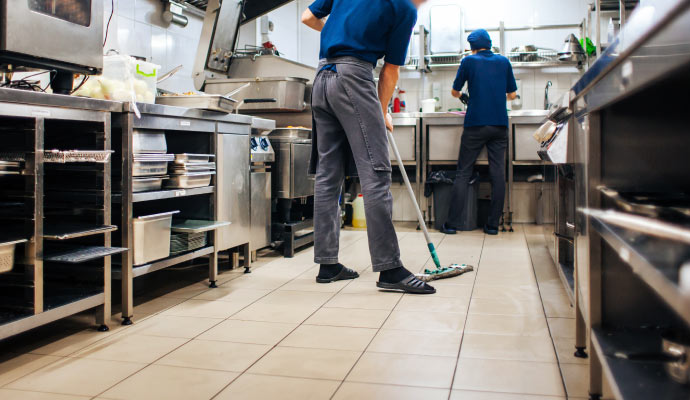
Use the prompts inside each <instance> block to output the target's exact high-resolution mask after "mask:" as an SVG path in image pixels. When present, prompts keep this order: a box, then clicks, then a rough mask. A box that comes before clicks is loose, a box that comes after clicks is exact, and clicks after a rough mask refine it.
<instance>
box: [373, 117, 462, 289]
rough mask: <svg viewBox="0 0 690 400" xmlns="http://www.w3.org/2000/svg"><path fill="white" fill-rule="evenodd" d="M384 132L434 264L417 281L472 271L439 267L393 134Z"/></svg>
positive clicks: (458, 265)
mask: <svg viewBox="0 0 690 400" xmlns="http://www.w3.org/2000/svg"><path fill="white" fill-rule="evenodd" d="M386 132H387V133H388V142H389V143H390V145H391V148H392V149H393V153H394V154H395V159H396V160H397V161H398V167H400V174H401V175H402V177H403V181H405V186H406V187H407V193H408V194H409V195H410V200H412V204H414V207H415V211H416V212H417V220H418V221H419V226H420V227H421V229H422V231H423V232H424V238H425V239H426V244H427V246H428V247H429V252H430V253H431V258H432V259H433V260H434V264H435V265H436V269H426V270H424V273H423V274H416V276H417V279H419V280H421V281H424V282H429V281H433V280H437V279H446V278H452V277H454V276H458V275H462V274H464V273H465V272H469V271H472V270H474V267H472V266H471V265H467V264H451V265H450V266H448V267H442V266H441V261H440V260H439V258H438V254H437V253H436V248H435V247H434V243H433V242H432V241H431V236H429V230H428V229H427V228H426V223H425V222H424V216H423V215H422V210H420V209H419V204H418V203H417V198H416V196H415V195H414V190H412V185H411V184H410V178H408V177H407V172H406V171H405V167H404V166H403V162H402V157H400V151H399V150H398V145H397V143H395V138H394V137H393V133H392V132H391V131H389V130H387V129H386Z"/></svg>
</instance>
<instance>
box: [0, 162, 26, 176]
mask: <svg viewBox="0 0 690 400" xmlns="http://www.w3.org/2000/svg"><path fill="white" fill-rule="evenodd" d="M22 164H23V163H22V162H21V161H0V175H20V174H21V173H22Z"/></svg>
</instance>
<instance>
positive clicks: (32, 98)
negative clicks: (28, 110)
mask: <svg viewBox="0 0 690 400" xmlns="http://www.w3.org/2000/svg"><path fill="white" fill-rule="evenodd" d="M0 102H7V103H21V104H31V105H37V106H50V107H63V108H69V109H81V110H94V111H111V112H118V111H122V103H121V102H119V101H109V100H97V99H89V98H86V97H78V96H67V95H62V94H52V93H42V92H31V91H28V90H19V89H7V88H0Z"/></svg>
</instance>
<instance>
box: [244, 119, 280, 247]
mask: <svg viewBox="0 0 690 400" xmlns="http://www.w3.org/2000/svg"><path fill="white" fill-rule="evenodd" d="M256 123H257V124H253V126H252V137H251V139H250V142H249V147H250V162H251V167H250V170H251V183H250V187H251V201H250V203H251V235H250V240H249V248H250V250H251V251H256V250H258V249H262V248H264V247H267V246H268V245H270V244H271V178H272V175H271V167H270V165H269V164H270V163H272V162H274V161H275V152H274V150H273V146H272V145H271V141H270V140H269V139H268V138H267V137H266V134H267V133H268V132H269V131H267V130H265V129H261V128H259V127H258V124H259V123H260V121H259V120H257V121H256ZM274 126H275V123H274Z"/></svg>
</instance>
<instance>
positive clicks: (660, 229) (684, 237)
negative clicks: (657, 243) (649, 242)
mask: <svg viewBox="0 0 690 400" xmlns="http://www.w3.org/2000/svg"><path fill="white" fill-rule="evenodd" d="M580 212H582V213H583V214H585V215H587V216H590V217H594V218H599V219H601V220H602V221H604V222H606V223H609V224H611V225H615V226H619V227H621V228H625V229H630V230H632V231H635V232H639V233H642V234H646V235H651V236H656V237H659V238H662V239H667V240H673V241H678V242H683V243H687V244H690V230H688V229H686V228H682V227H679V226H677V225H674V224H669V223H667V222H661V221H658V220H655V219H652V218H647V217H640V216H637V215H632V214H626V213H623V212H620V211H613V210H608V211H602V210H595V209H590V208H584V209H580Z"/></svg>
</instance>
